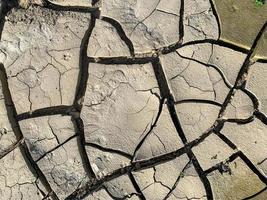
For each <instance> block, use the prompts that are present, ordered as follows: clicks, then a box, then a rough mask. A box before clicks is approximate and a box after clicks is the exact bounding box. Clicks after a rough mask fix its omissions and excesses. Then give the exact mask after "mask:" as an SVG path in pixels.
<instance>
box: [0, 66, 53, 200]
mask: <svg viewBox="0 0 267 200" xmlns="http://www.w3.org/2000/svg"><path fill="white" fill-rule="evenodd" d="M0 79H1V83H2V89H3V94H4V97H5V98H4V99H5V105H6V109H7V113H8V119H9V122H10V124H11V127H12V130H13V132H14V134H15V136H16V138H17V141H19V140H22V139H23V138H24V137H23V134H22V131H21V129H20V125H19V123H18V121H17V120H16V118H17V111H16V108H15V105H14V102H13V100H12V96H11V93H10V90H9V86H8V81H7V74H6V70H5V67H4V65H3V64H0ZM19 149H20V151H21V154H22V156H23V158H24V160H25V162H26V163H27V166H28V168H29V169H30V171H31V172H32V173H33V175H34V176H35V177H36V178H38V177H39V179H40V180H41V182H42V184H43V185H44V187H45V188H46V190H47V191H48V192H49V193H50V192H51V194H52V198H53V199H56V200H58V197H57V195H56V194H55V193H54V191H53V190H52V188H51V186H50V184H49V183H48V181H47V179H46V177H45V175H44V174H43V172H42V171H41V169H40V168H39V166H38V165H37V164H36V163H35V162H34V160H33V157H32V155H31V154H30V151H29V149H28V147H27V145H26V144H25V142H22V143H21V145H19Z"/></svg>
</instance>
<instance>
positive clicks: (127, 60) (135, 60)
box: [88, 56, 155, 65]
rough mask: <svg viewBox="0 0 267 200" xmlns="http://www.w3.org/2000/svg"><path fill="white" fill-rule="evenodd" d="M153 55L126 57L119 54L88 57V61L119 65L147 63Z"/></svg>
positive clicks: (151, 59)
mask: <svg viewBox="0 0 267 200" xmlns="http://www.w3.org/2000/svg"><path fill="white" fill-rule="evenodd" d="M154 59H155V58H154V57H138V56H135V57H127V56H119V57H98V58H94V57H88V61H89V62H90V63H100V64H105V65H119V64H125V65H130V64H147V63H150V62H152V61H153V60H154Z"/></svg>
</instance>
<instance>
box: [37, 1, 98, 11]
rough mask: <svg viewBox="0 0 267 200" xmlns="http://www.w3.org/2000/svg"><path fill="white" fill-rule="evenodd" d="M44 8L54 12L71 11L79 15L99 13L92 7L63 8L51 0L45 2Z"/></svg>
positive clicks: (96, 8)
mask: <svg viewBox="0 0 267 200" xmlns="http://www.w3.org/2000/svg"><path fill="white" fill-rule="evenodd" d="M42 6H43V7H44V8H47V9H51V10H54V11H71V12H79V13H93V12H98V11H99V8H98V7H95V6H92V7H89V6H88V7H86V6H61V5H57V4H55V3H52V2H50V1H49V0H43V5H42Z"/></svg>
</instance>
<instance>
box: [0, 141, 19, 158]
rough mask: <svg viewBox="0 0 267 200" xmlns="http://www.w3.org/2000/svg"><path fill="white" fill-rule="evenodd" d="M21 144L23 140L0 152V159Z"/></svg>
mask: <svg viewBox="0 0 267 200" xmlns="http://www.w3.org/2000/svg"><path fill="white" fill-rule="evenodd" d="M23 142H24V138H22V139H20V140H19V141H17V142H15V143H14V144H12V145H10V146H8V147H7V148H5V149H4V150H3V151H1V152H0V159H2V158H4V157H5V156H6V155H8V154H9V153H10V152H12V151H13V150H14V149H16V148H17V147H18V146H20V145H21V143H23Z"/></svg>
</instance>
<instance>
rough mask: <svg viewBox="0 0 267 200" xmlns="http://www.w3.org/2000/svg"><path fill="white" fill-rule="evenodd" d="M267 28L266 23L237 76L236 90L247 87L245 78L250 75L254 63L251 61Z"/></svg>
mask: <svg viewBox="0 0 267 200" xmlns="http://www.w3.org/2000/svg"><path fill="white" fill-rule="evenodd" d="M266 27H267V21H266V22H265V24H264V25H263V26H262V28H261V29H260V31H259V33H258V34H257V36H256V38H255V40H254V42H253V44H252V46H251V49H250V50H249V52H248V54H247V57H246V59H245V61H244V63H243V65H242V67H241V69H240V71H239V73H238V76H237V79H236V82H235V85H234V87H235V88H245V86H246V78H245V77H244V75H245V74H247V73H248V70H249V67H250V65H251V64H252V61H251V58H252V56H253V53H254V51H255V49H256V47H257V46H258V43H259V41H260V39H261V37H262V35H263V33H264V31H265V29H266Z"/></svg>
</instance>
